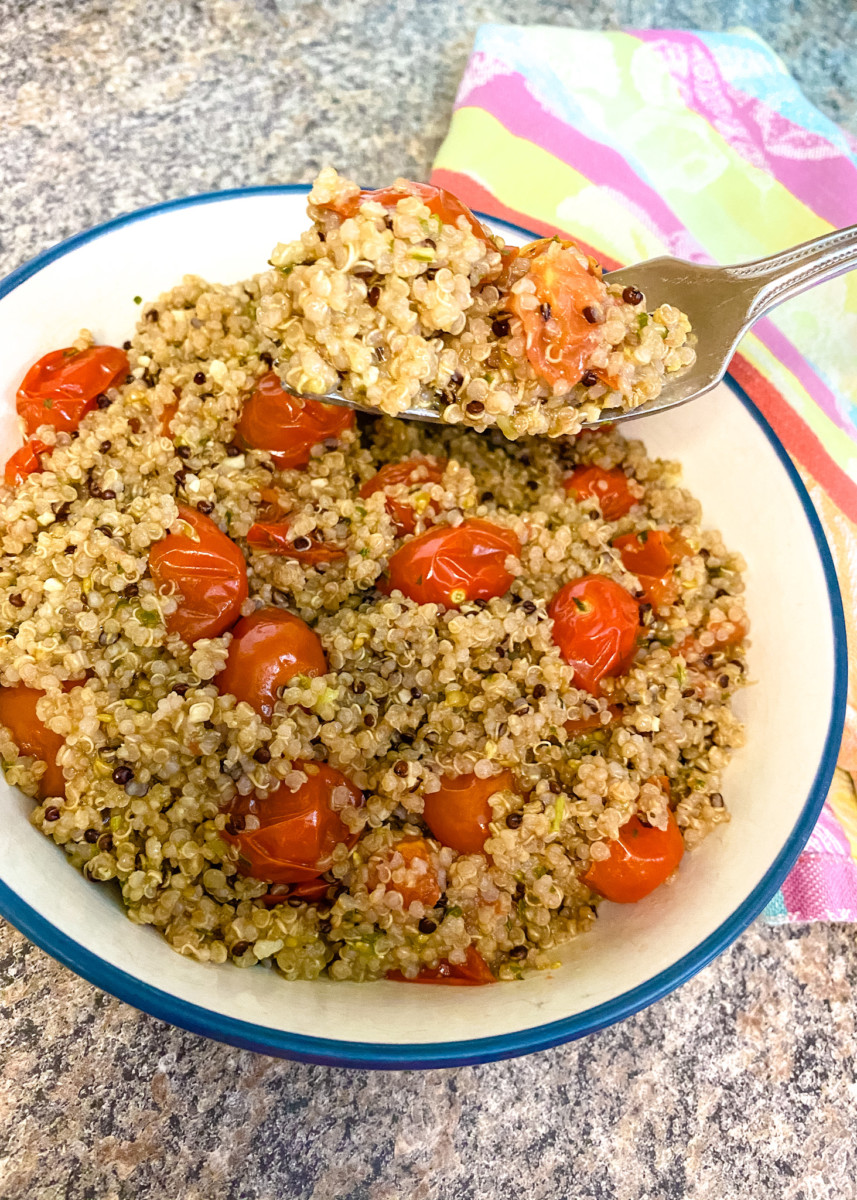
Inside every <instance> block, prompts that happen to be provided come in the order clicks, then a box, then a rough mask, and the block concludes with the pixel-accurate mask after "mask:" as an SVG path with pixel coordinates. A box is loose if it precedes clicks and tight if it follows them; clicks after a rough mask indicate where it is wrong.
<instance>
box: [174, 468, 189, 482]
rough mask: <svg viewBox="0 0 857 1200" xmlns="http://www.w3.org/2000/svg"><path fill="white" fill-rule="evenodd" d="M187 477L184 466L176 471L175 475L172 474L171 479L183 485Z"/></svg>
mask: <svg viewBox="0 0 857 1200" xmlns="http://www.w3.org/2000/svg"><path fill="white" fill-rule="evenodd" d="M187 477H188V471H187V470H186V469H185V468H184V467H182V468H181V469H180V470H178V471H176V473H175V475H173V479H174V480H175V481H176V484H177V485H178V486H179V487H184V481H185V480H186V479H187Z"/></svg>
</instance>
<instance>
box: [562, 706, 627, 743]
mask: <svg viewBox="0 0 857 1200" xmlns="http://www.w3.org/2000/svg"><path fill="white" fill-rule="evenodd" d="M607 711H608V712H609V713H610V720H609V722H608V723H607V724H606V725H605V724H604V723H603V721H602V720H601V713H600V712H596V713H593V714H592V715H591V716H589V717H580V718H578V720H576V721H566V723H565V731H566V733H567V734H568V736H569V737H577V735H578V734H579V733H590V732H591V731H592V730H593V729H609V728H610V726H611V725H612V724H613V723H614V722H615V721H618V720H619V718H620V717H621V715H622V710H621V708H619V706H618V705H616V704H608V706H607Z"/></svg>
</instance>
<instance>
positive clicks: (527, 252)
mask: <svg viewBox="0 0 857 1200" xmlns="http://www.w3.org/2000/svg"><path fill="white" fill-rule="evenodd" d="M518 253H519V257H521V258H525V259H528V260H529V263H530V270H529V273H528V275H527V278H528V279H530V280H532V282H533V283H534V284H535V288H536V290H535V300H536V304H535V306H534V307H533V308H528V307H525V302H524V297H525V296H529V297H532V296H533V293H532V292H522V293H520V294H517V293H514V292H513V293H511V294H510V296H509V308H510V309H511V311H512V312H513V313H515V315H516V316H518V317H520V319H521V323H522V325H523V326H524V334H525V337H526V353H527V358H528V359H529V360H530V363H531V364H532V366H533V368H534V370H535V371H536V372H537V373H538V374H539V375H540V376H541V377H542V379H545V380H547V382H548V383H550V384H557V383H562V384H564V385H565V386H566V387H568V388H571V387H573V386H574V384H576V383H577V382H578V381H579V380H580V377H581V375H582V374H583V372H584V370H585V369H586V364H587V362H588V361H589V358H590V355H591V354H592V351H593V350H594V349H595V348H596V346H597V345H598V343H599V341H600V334H599V332H598V329H599V324H598V323H599V321H600V320H602V319H603V315H602V314H603V311H604V301H605V298H606V292H605V288H604V285H603V283H602V282H601V280H600V279H598V278H597V277H596V276H595V275H593V274H592V273H591V271H590V270H588V269H587V267H585V266H583V264H582V263H581V262H580V259H579V257H578V254H579V251H578V250H577V249H576V247H575V246H574V243H573V242H563V241H560V239H559V238H542V239H541V240H540V241H538V242H531V243H530V244H529V245H528V246H522V247H521V249H520V250H519V252H518ZM584 313H586V314H588V316H589V317H591V318H592V320H589V319H587V316H584Z"/></svg>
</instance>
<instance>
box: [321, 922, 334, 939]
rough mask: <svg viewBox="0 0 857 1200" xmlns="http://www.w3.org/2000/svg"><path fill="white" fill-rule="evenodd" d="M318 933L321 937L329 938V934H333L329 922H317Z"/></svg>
mask: <svg viewBox="0 0 857 1200" xmlns="http://www.w3.org/2000/svg"><path fill="white" fill-rule="evenodd" d="M318 932H319V933H320V934H321V936H322V937H330V935H331V933H333V925H332V924H331V922H330V921H319V923H318Z"/></svg>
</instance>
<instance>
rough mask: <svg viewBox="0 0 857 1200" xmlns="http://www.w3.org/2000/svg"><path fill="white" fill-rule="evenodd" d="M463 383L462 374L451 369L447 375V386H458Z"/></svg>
mask: <svg viewBox="0 0 857 1200" xmlns="http://www.w3.org/2000/svg"><path fill="white" fill-rule="evenodd" d="M462 383H464V376H463V375H462V374H461V372H460V371H453V372H452V374H451V375H450V377H449V386H450V387H451V388H460V387H461V385H462Z"/></svg>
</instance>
